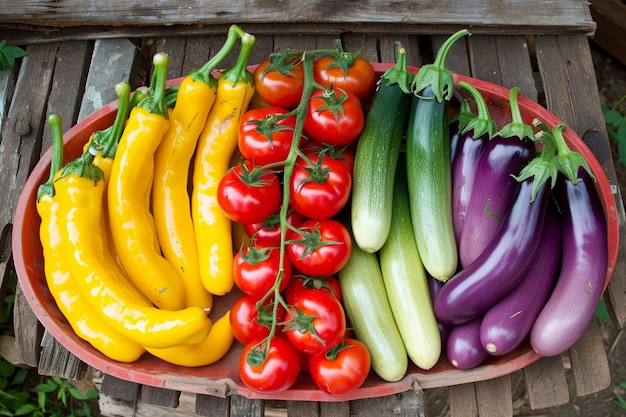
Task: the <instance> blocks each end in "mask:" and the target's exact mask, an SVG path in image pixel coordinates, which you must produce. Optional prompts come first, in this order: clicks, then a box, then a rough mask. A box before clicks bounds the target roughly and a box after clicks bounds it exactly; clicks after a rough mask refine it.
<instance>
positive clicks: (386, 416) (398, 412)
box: [337, 385, 426, 417]
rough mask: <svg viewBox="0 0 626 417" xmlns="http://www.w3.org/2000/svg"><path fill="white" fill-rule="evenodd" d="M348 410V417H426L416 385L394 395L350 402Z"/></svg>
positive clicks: (419, 390)
mask: <svg viewBox="0 0 626 417" xmlns="http://www.w3.org/2000/svg"><path fill="white" fill-rule="evenodd" d="M350 408H351V410H350V417H374V416H376V417H402V416H406V417H425V415H426V414H425V410H424V393H423V391H422V390H421V388H420V387H419V386H417V385H416V387H415V389H412V390H409V391H406V392H402V393H399V394H395V395H388V396H385V397H379V398H366V399H362V400H354V401H351V402H350ZM340 415H341V414H338V415H337V416H340Z"/></svg>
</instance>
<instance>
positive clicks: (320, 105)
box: [304, 88, 365, 145]
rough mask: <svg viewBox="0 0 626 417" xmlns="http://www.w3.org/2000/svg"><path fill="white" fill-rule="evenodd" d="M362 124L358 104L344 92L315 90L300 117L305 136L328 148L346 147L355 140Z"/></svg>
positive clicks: (333, 89)
mask: <svg viewBox="0 0 626 417" xmlns="http://www.w3.org/2000/svg"><path fill="white" fill-rule="evenodd" d="M364 124H365V115H364V114H363V108H362V107H361V102H360V101H359V99H358V98H357V97H356V96H355V95H354V93H352V92H350V91H348V90H341V89H339V88H327V89H326V90H315V91H314V92H313V93H312V94H311V98H310V99H309V106H308V110H307V112H306V115H305V118H304V129H305V130H306V132H307V133H308V135H309V136H310V137H311V138H313V139H315V140H318V141H320V142H324V143H329V144H331V145H347V144H348V143H350V142H352V141H353V140H355V139H356V138H358V137H359V135H360V134H361V131H362V130H363V126H364Z"/></svg>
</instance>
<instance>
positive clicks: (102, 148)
mask: <svg viewBox="0 0 626 417" xmlns="http://www.w3.org/2000/svg"><path fill="white" fill-rule="evenodd" d="M115 93H116V94H117V97H118V107H117V114H116V115H115V121H114V122H113V124H112V125H111V126H109V127H108V128H107V129H105V130H100V131H97V132H94V133H93V136H92V139H91V143H90V144H89V147H90V152H92V153H93V152H96V153H97V152H100V153H101V155H102V157H103V158H113V157H115V152H116V151H117V144H118V142H119V140H120V138H121V137H122V132H123V131H124V124H125V123H126V120H128V115H129V113H130V85H129V84H128V83H127V82H121V83H119V84H117V85H116V86H115Z"/></svg>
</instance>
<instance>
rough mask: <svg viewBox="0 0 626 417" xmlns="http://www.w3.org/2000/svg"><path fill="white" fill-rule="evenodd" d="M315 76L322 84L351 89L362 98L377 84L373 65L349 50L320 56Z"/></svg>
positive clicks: (314, 68) (314, 65) (314, 70)
mask: <svg viewBox="0 0 626 417" xmlns="http://www.w3.org/2000/svg"><path fill="white" fill-rule="evenodd" d="M313 77H314V78H315V80H317V82H319V83H320V84H323V85H334V86H335V87H336V88H341V89H344V90H348V91H351V92H353V93H354V95H356V96H357V97H358V98H359V99H361V100H362V99H364V98H365V97H367V95H369V94H370V93H371V92H372V89H373V88H374V84H376V72H375V71H374V68H372V65H371V64H370V63H369V62H368V61H367V60H366V59H365V58H363V57H360V56H356V55H355V54H352V53H347V52H341V53H339V54H338V55H336V56H333V55H326V56H322V57H320V58H318V59H317V60H316V61H315V63H314V64H313Z"/></svg>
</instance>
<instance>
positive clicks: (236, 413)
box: [230, 395, 265, 417]
mask: <svg viewBox="0 0 626 417" xmlns="http://www.w3.org/2000/svg"><path fill="white" fill-rule="evenodd" d="M264 410H265V406H264V401H263V400H250V399H248V398H245V397H242V396H240V395H233V396H231V397H230V417H263V415H264Z"/></svg>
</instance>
